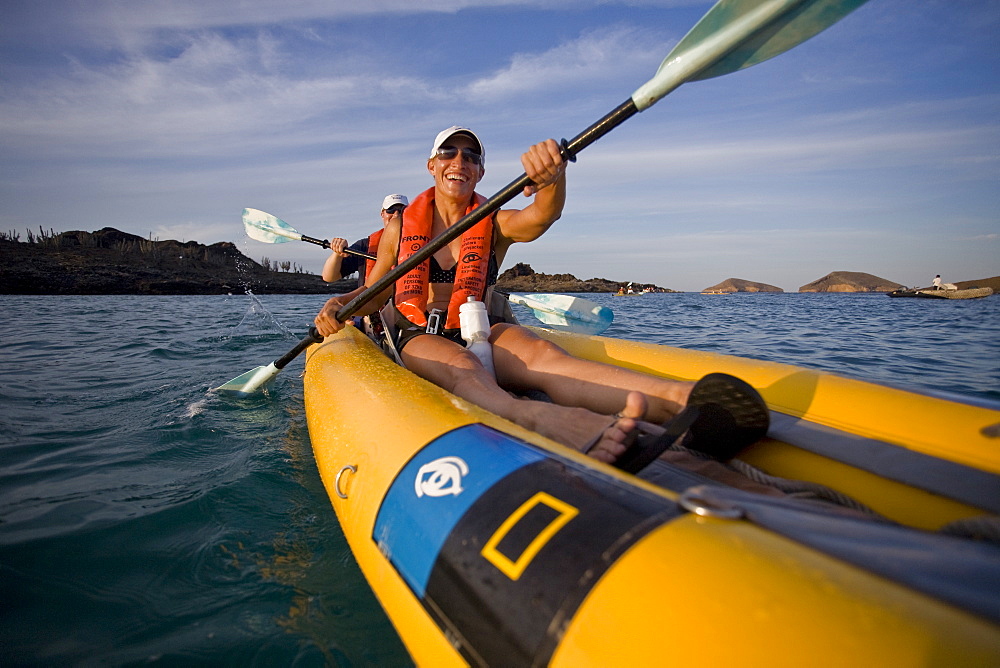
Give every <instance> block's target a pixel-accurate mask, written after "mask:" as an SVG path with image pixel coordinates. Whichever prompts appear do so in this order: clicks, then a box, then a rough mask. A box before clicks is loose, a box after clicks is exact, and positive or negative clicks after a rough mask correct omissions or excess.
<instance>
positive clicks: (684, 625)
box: [304, 327, 1000, 666]
mask: <svg viewBox="0 0 1000 668" xmlns="http://www.w3.org/2000/svg"><path fill="white" fill-rule="evenodd" d="M535 331H536V332H537V333H538V334H539V335H540V336H543V337H544V338H546V339H548V340H550V341H553V342H554V343H557V344H558V345H560V346H562V347H563V348H565V349H566V350H568V351H569V352H570V353H571V354H574V355H577V356H579V357H585V358H588V359H594V360H598V361H602V362H607V363H610V364H618V365H623V366H628V367H630V368H639V369H643V370H644V371H646V372H649V373H656V374H660V375H663V376H666V377H670V378H675V379H680V380H693V379H697V378H700V377H701V376H703V375H705V374H706V373H709V372H713V371H722V372H727V373H731V374H734V375H736V376H739V377H741V378H743V379H745V380H746V381H747V382H749V383H750V384H752V385H753V386H754V387H755V388H757V390H758V391H759V392H760V393H761V395H762V396H763V397H764V399H765V400H766V402H767V404H768V407H769V409H770V410H771V415H772V420H771V428H770V431H769V432H768V435H767V437H766V438H764V439H762V440H761V441H759V442H758V443H755V444H754V445H752V446H750V447H749V448H747V449H746V450H744V451H743V452H741V453H740V454H739V455H738V457H737V459H735V460H733V462H732V463H731V466H733V467H737V468H738V470H740V471H743V472H745V474H746V475H750V474H751V473H752V472H757V473H755V474H754V475H759V476H760V480H764V481H770V482H771V483H772V484H775V485H779V486H781V488H782V489H785V490H788V496H786V497H781V498H775V497H771V496H767V495H762V494H755V493H752V492H749V491H743V490H739V489H735V488H732V487H728V486H726V485H724V484H721V483H718V482H715V481H713V480H710V479H707V478H702V477H701V476H700V475H698V474H696V473H693V472H690V471H686V470H683V469H679V468H678V469H676V470H674V471H673V473H672V474H671V477H670V481H669V482H668V483H665V484H663V485H662V486H660V485H653V484H651V483H650V482H648V481H646V480H644V479H643V478H642V477H641V476H636V475H631V474H628V473H625V472H623V471H620V470H618V469H615V468H613V467H611V466H608V465H606V464H603V463H600V462H597V461H596V460H593V459H591V458H589V457H586V456H584V455H582V454H580V453H579V452H576V451H574V450H572V449H570V448H566V447H564V446H562V445H559V444H557V443H555V442H553V441H551V440H548V439H546V438H544V437H542V436H540V435H538V434H536V433H534V432H532V431H529V430H527V429H523V428H521V427H519V426H517V425H514V424H512V423H510V422H507V421H506V420H503V419H501V418H499V417H497V416H495V415H493V414H491V413H489V412H487V411H485V410H483V409H481V408H479V407H477V406H474V405H471V404H469V403H468V402H465V401H463V400H461V399H459V398H457V397H455V396H453V395H451V394H449V393H448V392H446V391H445V390H443V389H441V388H439V387H437V386H435V385H432V384H430V383H428V382H426V381H424V380H422V379H420V378H418V377H417V376H415V375H414V374H412V373H410V372H409V371H407V370H405V369H403V368H402V367H400V366H398V365H397V364H395V363H394V362H393V361H391V360H390V359H389V358H388V357H387V356H386V355H385V354H384V353H383V352H382V350H381V349H380V348H379V347H378V346H376V345H375V344H374V343H373V342H372V341H371V340H370V339H369V338H368V337H367V336H365V335H364V334H363V333H362V332H360V331H358V329H357V328H355V327H347V328H345V329H344V330H343V331H341V332H340V333H338V334H337V335H335V336H332V337H329V338H328V339H327V340H326V341H324V342H323V343H321V344H318V345H314V346H312V347H311V348H310V350H309V351H308V359H307V362H306V368H305V373H304V386H305V409H306V416H307V422H308V428H309V435H310V440H311V441H312V445H313V449H314V453H315V457H316V461H317V465H318V468H319V471H320V473H321V475H322V478H323V482H324V485H325V487H326V489H327V492H328V494H329V497H330V500H331V502H332V504H333V508H334V510H335V511H336V514H337V517H338V519H339V522H340V525H341V527H342V528H343V531H344V534H345V536H346V537H347V541H348V543H349V544H350V547H351V550H352V552H353V554H354V557H355V558H356V560H357V562H358V564H359V565H360V567H361V570H362V572H363V573H364V575H365V577H366V579H367V580H368V583H369V584H370V586H371V587H372V589H373V590H374V592H375V594H376V595H377V597H378V600H379V601H380V603H381V605H382V606H383V608H384V609H385V611H386V613H387V614H388V616H389V618H390V619H391V621H392V623H393V625H394V626H395V628H396V629H397V631H398V632H399V635H400V637H401V638H402V640H403V642H404V644H405V646H406V647H407V649H408V651H409V652H410V654H411V656H412V658H413V660H414V662H415V663H416V664H417V665H421V666H465V665H480V666H499V665H551V666H611V665H620V666H659V665H672V664H678V665H683V664H694V663H708V664H715V665H720V664H723V663H726V664H732V665H772V664H791V663H800V662H802V661H803V660H805V661H817V660H818V661H820V662H824V661H833V662H836V663H840V664H844V665H927V664H948V665H1000V517H998V515H1000V447H998V444H1000V407H998V406H997V405H995V404H992V405H979V404H977V405H972V404H968V403H962V402H959V401H956V400H955V399H954V398H953V397H949V398H942V397H935V396H928V395H923V394H917V393H913V392H908V391H904V390H901V389H896V388H891V387H885V386H881V385H875V384H872V383H866V382H862V381H859V380H852V379H849V378H844V377H841V376H838V375H836V374H832V373H824V372H820V371H814V370H810V369H805V368H801V367H795V366H790V365H785V364H778V363H773V362H765V361H755V360H751V359H746V358H738V357H732V356H726V355H720V354H715V353H709V352H700V351H696V350H687V349H679V348H671V347H667V346H660V345H653V344H645V343H636V342H630V341H623V340H618V339H612V338H605V337H596V336H583V335H578V334H572V333H566V332H556V331H551V330H543V329H535ZM658 463H659V462H658ZM804 496H808V497H809V498H802V497H804Z"/></svg>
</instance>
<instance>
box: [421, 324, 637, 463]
mask: <svg viewBox="0 0 1000 668" xmlns="http://www.w3.org/2000/svg"><path fill="white" fill-rule="evenodd" d="M402 358H403V362H404V364H406V368H408V369H409V370H410V371H412V372H414V373H415V374H417V375H418V376H420V377H421V378H425V379H427V380H429V381H431V382H432V383H434V384H435V385H438V386H439V387H442V388H444V389H446V390H448V391H449V392H451V393H452V394H455V395H456V396H459V397H462V398H463V399H465V400H467V401H470V402H472V403H474V404H476V405H477V406H480V407H481V408H485V409H486V410H488V411H490V412H491V413H495V414H497V415H499V416H500V417H503V418H506V419H508V420H510V421H512V422H514V423H516V424H519V425H521V426H522V427H525V428H526V429H531V430H532V431H536V432H538V433H540V434H542V435H543V436H547V437H548V438H551V439H553V440H554V441H557V442H559V443H562V444H563V445H567V446H569V447H572V448H575V449H577V450H584V449H589V451H590V452H591V454H592V455H593V456H594V457H595V458H597V459H600V460H601V461H607V462H611V461H614V460H615V459H616V458H617V457H618V456H620V455H621V454H622V453H623V452H624V451H625V441H626V439H627V438H628V434H629V432H631V431H632V430H633V429H635V428H636V426H637V422H636V420H637V419H639V418H641V417H642V416H643V413H644V412H645V409H646V401H645V397H643V396H642V395H641V394H640V393H638V392H635V393H633V394H634V395H635V396H634V397H631V398H630V401H629V402H628V407H627V410H628V411H629V412H628V413H622V415H623V417H621V418H618V419H617V420H616V419H614V418H611V417H610V414H600V413H596V412H594V411H591V410H588V409H586V408H581V407H567V406H560V405H557V404H550V403H547V402H542V401H531V400H526V399H519V398H517V397H514V396H512V395H511V394H510V393H508V392H507V391H506V390H504V389H503V388H501V387H500V386H499V385H497V383H496V381H495V380H494V378H493V377H492V376H491V375H490V373H489V372H488V371H486V369H485V368H483V365H482V364H481V363H480V361H479V359H478V358H477V357H476V356H475V355H473V354H472V353H471V352H469V351H468V350H467V349H466V348H464V347H462V346H460V345H458V344H457V343H455V342H454V341H449V340H448V339H445V338H442V337H440V336H418V337H416V338H414V339H413V340H411V341H410V342H409V343H407V344H406V347H405V348H404V349H403V351H402ZM625 407H626V399H625V397H624V396H623V398H622V404H621V405H620V406H619V407H618V409H616V410H620V409H623V408H625ZM616 410H613V411H611V412H612V413H614V412H616ZM595 437H596V442H595Z"/></svg>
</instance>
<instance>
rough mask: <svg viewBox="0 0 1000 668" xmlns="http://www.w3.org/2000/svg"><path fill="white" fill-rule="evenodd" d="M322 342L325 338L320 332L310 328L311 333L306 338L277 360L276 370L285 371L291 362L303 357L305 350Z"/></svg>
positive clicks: (275, 363)
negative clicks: (300, 356)
mask: <svg viewBox="0 0 1000 668" xmlns="http://www.w3.org/2000/svg"><path fill="white" fill-rule="evenodd" d="M322 342H323V337H322V336H320V335H319V332H317V331H316V328H315V327H310V328H309V333H308V334H306V336H305V338H303V339H302V340H301V341H299V342H298V343H296V344H295V347H294V348H292V349H291V350H289V351H288V352H287V353H285V354H284V355H282V356H281V357H280V358H279V359H276V360H275V361H274V368H275V369H278V370H279V371H280V370H281V369H284V368H285V367H286V366H288V363H289V362H291V361H292V360H293V359H295V358H296V357H298V356H299V355H301V354H302V351H303V350H305V349H306V348H308V347H309V346H311V345H312V344H314V343H322Z"/></svg>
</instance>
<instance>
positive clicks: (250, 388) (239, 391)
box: [215, 362, 281, 397]
mask: <svg viewBox="0 0 1000 668" xmlns="http://www.w3.org/2000/svg"><path fill="white" fill-rule="evenodd" d="M280 371H281V369H279V368H278V367H276V366H275V365H274V363H273V362H272V363H271V364H268V365H267V366H259V367H257V368H256V369H251V370H250V371H247V372H246V373H244V374H241V375H239V376H237V377H236V378H233V379H232V380H231V381H229V382H228V383H223V384H222V385H220V386H219V387H217V388H215V391H216V392H218V393H220V394H225V395H229V396H237V397H240V396H246V395H248V394H253V393H254V392H256V391H257V390H259V389H260V388H261V387H263V386H264V385H265V384H267V383H269V382H271V380H272V379H274V377H275V376H277V375H278V372H280Z"/></svg>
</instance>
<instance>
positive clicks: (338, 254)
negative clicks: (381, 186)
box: [323, 194, 410, 286]
mask: <svg viewBox="0 0 1000 668" xmlns="http://www.w3.org/2000/svg"><path fill="white" fill-rule="evenodd" d="M409 204H410V201H409V200H408V199H406V195H396V194H393V195H386V196H385V199H383V200H382V211H381V213H380V215H381V216H382V228H381V229H378V230H376V231H375V232H372V233H371V234H370V235H368V236H367V237H365V238H364V239H358V240H357V241H355V242H354V243H353V244H351V245H350V246H348V245H347V240H346V239H341V238H339V237H338V238H336V239H331V240H330V257H328V258H326V262H325V263H324V264H323V280H324V281H326V282H327V283H335V282H336V281H339V280H340V279H342V278H343V277H344V276H350V275H351V274H353V273H354V272H358V285H359V286H363V285H364V284H365V278H366V277H367V275H368V273H369V272H371V270H372V268H374V266H375V261H374V260H367V259H365V258H363V257H361V256H360V255H352V254H348V253H345V252H344V251H345V249H350V250H352V251H355V252H357V253H368V254H369V255H375V253H376V252H377V251H378V242H379V240H380V239H381V238H382V233H383V232H384V231H385V226H386V225H388V224H389V221H390V220H392V219H393V217H399V216H402V215H403V209H405V208H406V207H407V206H408V205H409Z"/></svg>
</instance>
